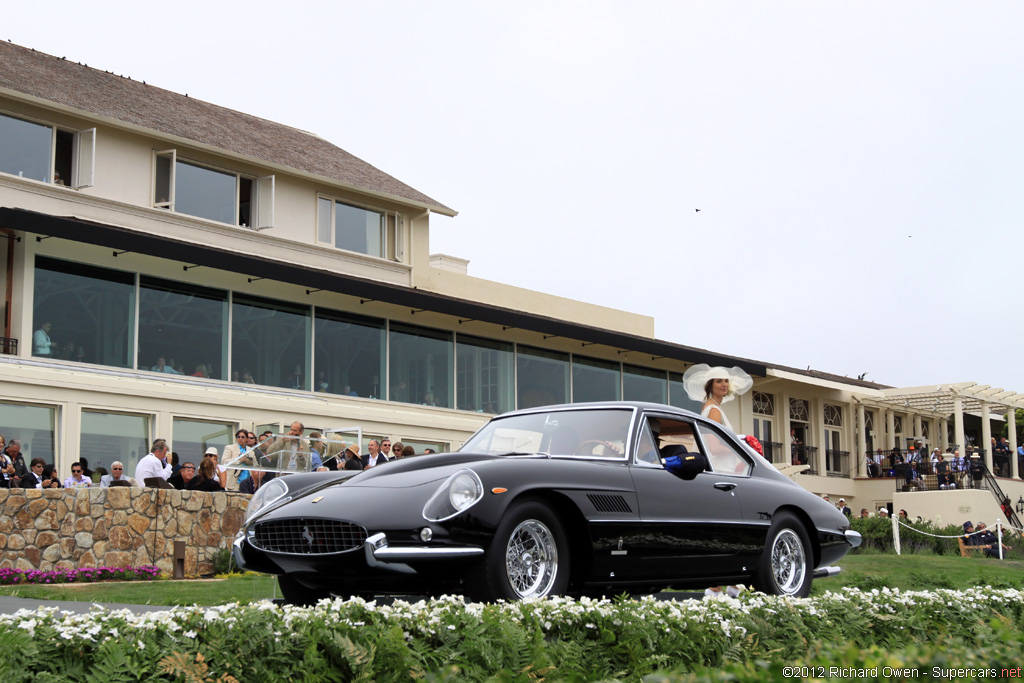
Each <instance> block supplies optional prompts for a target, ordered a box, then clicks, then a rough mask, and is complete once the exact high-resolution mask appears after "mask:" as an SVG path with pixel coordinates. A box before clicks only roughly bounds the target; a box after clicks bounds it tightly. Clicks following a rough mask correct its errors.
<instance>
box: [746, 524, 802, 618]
mask: <svg viewBox="0 0 1024 683" xmlns="http://www.w3.org/2000/svg"><path fill="white" fill-rule="evenodd" d="M813 576H814V566H813V554H812V552H811V542H810V540H808V537H807V531H806V530H805V529H804V526H803V524H801V523H800V520H798V519H797V518H796V517H795V516H793V515H792V514H790V513H788V512H781V513H778V514H776V515H775V516H774V517H773V518H772V525H771V527H770V528H769V530H768V539H767V541H766V542H765V545H764V552H763V554H762V556H761V566H760V567H759V568H758V570H757V574H756V575H755V576H754V587H755V588H757V589H758V590H759V591H761V592H763V593H768V594H769V595H788V596H790V597H794V598H806V597H807V596H808V595H810V592H811V581H812V579H813Z"/></svg>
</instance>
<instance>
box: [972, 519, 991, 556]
mask: <svg viewBox="0 0 1024 683" xmlns="http://www.w3.org/2000/svg"><path fill="white" fill-rule="evenodd" d="M979 526H984V525H983V524H982V525H979ZM963 541H964V544H965V545H969V546H972V547H975V548H982V549H983V552H984V553H985V556H986V557H999V551H998V550H996V549H995V548H993V547H992V546H991V544H988V543H986V542H985V538H984V536H982V534H980V533H978V532H977V531H975V530H974V524H972V523H971V520H967V521H966V522H964V535H963Z"/></svg>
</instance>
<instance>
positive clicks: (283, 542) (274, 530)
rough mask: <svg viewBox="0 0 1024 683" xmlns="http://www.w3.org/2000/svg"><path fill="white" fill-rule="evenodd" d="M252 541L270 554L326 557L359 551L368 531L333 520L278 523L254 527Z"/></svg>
mask: <svg viewBox="0 0 1024 683" xmlns="http://www.w3.org/2000/svg"><path fill="white" fill-rule="evenodd" d="M249 540H250V542H251V543H252V544H253V545H254V546H256V547H257V548H260V549H261V550H266V551H267V552H271V553H289V554H292V555H326V554H329V553H344V552H348V551H349V550H355V549H357V548H359V547H360V546H362V545H363V543H365V542H366V529H364V528H363V527H361V526H359V525H358V524H352V523H351V522H339V521H336V520H333V519H275V520H271V521H268V522H257V523H256V524H254V525H253V529H252V534H251V535H250V538H249Z"/></svg>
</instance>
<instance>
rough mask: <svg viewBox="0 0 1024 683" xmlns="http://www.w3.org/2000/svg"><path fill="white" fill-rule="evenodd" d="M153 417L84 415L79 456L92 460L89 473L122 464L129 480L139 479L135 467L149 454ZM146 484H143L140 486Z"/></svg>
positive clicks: (91, 413)
mask: <svg viewBox="0 0 1024 683" xmlns="http://www.w3.org/2000/svg"><path fill="white" fill-rule="evenodd" d="M149 424H150V416H149V415H125V414H120V413H99V412H93V411H91V410H83V411H82V440H81V442H80V444H79V447H78V452H79V453H80V454H81V455H82V456H84V457H85V458H87V459H88V460H89V469H91V470H96V469H97V468H99V467H103V468H105V469H106V470H107V473H108V474H109V473H110V464H111V463H112V462H114V461H115V460H120V461H121V462H122V463H123V464H124V473H125V475H126V476H129V477H134V476H135V466H136V465H137V464H139V460H141V459H142V458H144V457H146V454H147V453H149V446H150V442H151V440H150V437H149ZM139 484H140V485H141V484H143V482H141V481H140V482H139Z"/></svg>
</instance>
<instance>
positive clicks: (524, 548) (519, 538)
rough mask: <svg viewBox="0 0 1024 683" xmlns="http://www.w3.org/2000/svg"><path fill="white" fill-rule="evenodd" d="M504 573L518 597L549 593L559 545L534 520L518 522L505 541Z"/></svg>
mask: <svg viewBox="0 0 1024 683" xmlns="http://www.w3.org/2000/svg"><path fill="white" fill-rule="evenodd" d="M505 571H506V573H507V575H508V582H509V587H510V588H511V589H512V590H513V591H514V592H515V594H516V595H518V596H519V597H520V598H540V597H543V596H545V595H547V594H548V593H550V592H551V587H552V586H553V585H554V583H555V576H556V574H557V573H558V544H557V542H556V540H555V535H554V534H553V533H552V532H551V530H550V529H549V528H548V527H547V526H545V525H544V524H543V523H542V522H539V521H537V520H536V519H526V520H523V521H522V522H520V523H519V526H517V527H516V528H515V529H514V530H513V531H512V534H511V535H510V536H509V539H508V544H507V546H506V550H505Z"/></svg>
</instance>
